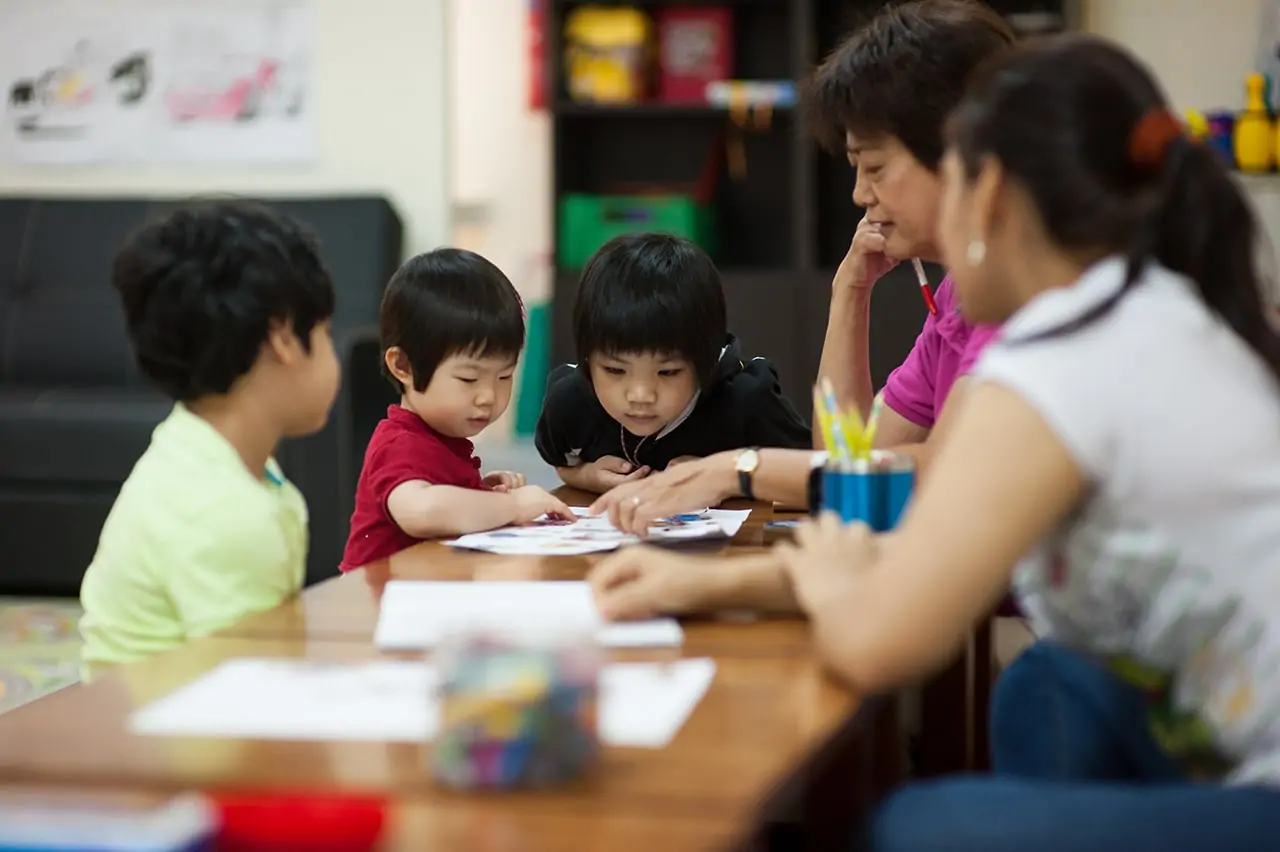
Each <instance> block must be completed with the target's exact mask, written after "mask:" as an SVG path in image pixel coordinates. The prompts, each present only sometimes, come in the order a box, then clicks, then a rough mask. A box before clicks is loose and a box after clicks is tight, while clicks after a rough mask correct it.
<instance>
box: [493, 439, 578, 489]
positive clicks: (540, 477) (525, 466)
mask: <svg viewBox="0 0 1280 852" xmlns="http://www.w3.org/2000/svg"><path fill="white" fill-rule="evenodd" d="M476 455H478V456H480V460H481V461H482V462H483V463H484V468H483V472H485V473H488V472H489V471H491V470H514V471H516V472H518V473H523V474H524V476H525V479H526V480H528V482H529V484H530V485H541V486H542V487H543V488H545V489H547V490H548V491H550V490H551V489H552V488H558V487H560V485H562V484H563V483H561V482H560V477H559V476H557V475H556V469H555V468H553V467H551V466H550V465H549V464H547V463H546V462H544V461H543V460H542V456H540V455H538V451H537V449H535V448H534V446H533V442H532V441H530V440H527V439H524V440H520V439H518V440H514V441H503V440H499V439H493V440H491V441H486V440H484V438H483V437H482V438H481V439H480V440H479V441H477V442H476Z"/></svg>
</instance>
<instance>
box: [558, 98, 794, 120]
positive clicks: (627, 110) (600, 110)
mask: <svg viewBox="0 0 1280 852" xmlns="http://www.w3.org/2000/svg"><path fill="white" fill-rule="evenodd" d="M794 109H795V107H794V106H792V105H791V104H787V105H786V106H775V107H774V108H773V111H774V113H778V114H782V113H789V112H792V111H793V110H794ZM552 112H553V113H555V114H556V115H562V116H585V117H593V116H601V117H606V116H607V117H609V118H619V117H622V118H687V117H698V116H706V117H709V118H716V117H726V116H728V114H729V108H728V107H727V106H717V105H715V104H665V103H660V102H657V101H652V102H650V101H645V102H641V103H635V104H592V103H577V102H575V101H558V102H557V103H556V104H555V106H554V107H552Z"/></svg>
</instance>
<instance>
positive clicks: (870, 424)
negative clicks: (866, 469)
mask: <svg viewBox="0 0 1280 852" xmlns="http://www.w3.org/2000/svg"><path fill="white" fill-rule="evenodd" d="M883 409H884V391H881V392H880V393H878V394H876V398H875V399H874V400H872V401H871V413H870V414H869V415H868V416H867V429H866V431H865V432H864V433H863V440H864V441H865V446H864V447H863V450H864V452H866V453H867V454H868V455H870V453H871V448H872V447H873V446H874V445H875V442H876V427H877V426H879V425H880V412H881V411H882V410H883Z"/></svg>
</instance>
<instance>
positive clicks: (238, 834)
mask: <svg viewBox="0 0 1280 852" xmlns="http://www.w3.org/2000/svg"><path fill="white" fill-rule="evenodd" d="M210 798H211V799H212V800H213V802H214V803H215V804H216V806H217V808H218V812H219V816H220V817H221V823H222V827H221V830H220V831H219V832H218V845H217V848H218V850H219V852H267V850H272V852H281V850H285V852H293V851H294V850H297V852H302V850H308V852H366V851H367V850H370V849H373V848H374V847H375V846H376V845H377V843H378V840H379V838H380V837H381V835H382V828H383V825H384V823H385V821H386V810H387V803H386V800H385V799H382V798H380V797H373V796H330V795H323V794H314V795H312V794H302V793H297V794H293V793H261V794H259V793H238V794H229V793H224V794H214V795H211V796H210Z"/></svg>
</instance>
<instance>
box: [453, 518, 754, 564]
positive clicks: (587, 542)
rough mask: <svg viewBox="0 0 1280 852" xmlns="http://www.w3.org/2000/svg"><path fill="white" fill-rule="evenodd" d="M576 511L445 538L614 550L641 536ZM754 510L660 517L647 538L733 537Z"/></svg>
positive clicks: (487, 546) (473, 545)
mask: <svg viewBox="0 0 1280 852" xmlns="http://www.w3.org/2000/svg"><path fill="white" fill-rule="evenodd" d="M573 512H574V514H575V515H576V516H577V520H575V521H567V522H566V521H556V520H548V519H539V520H537V521H534V522H533V523H531V524H526V525H524V526H519V527H503V528H502V529H497V530H490V531H489V532H482V533H472V534H471V535H464V536H462V537H460V538H456V539H453V540H452V541H446V542H445V544H448V545H451V546H453V547H460V548H465V549H467V550H483V551H485V552H487V553H500V554H506V555H510V556H529V555H550V556H574V555H578V554H583V553H601V552H604V551H609V550H616V549H617V548H619V547H621V546H623V545H626V544H634V543H636V542H638V541H639V540H640V539H639V538H637V537H636V536H633V535H628V534H626V533H624V532H621V531H620V530H618V529H617V528H616V527H614V526H613V525H612V524H611V523H609V519H608V518H604V517H598V518H592V517H588V516H587V510H586V509H584V508H574V510H573ZM750 514H751V510H750V509H740V510H730V509H699V510H697V511H694V512H688V513H685V514H681V515H675V516H672V517H670V518H662V519H661V520H658V521H655V522H654V524H653V526H651V527H650V529H649V539H648V540H649V541H650V542H653V543H657V544H672V543H678V542H682V541H703V540H707V539H718V538H732V537H733V536H735V535H737V533H738V530H739V529H741V528H742V524H743V523H744V522H745V521H746V520H747V516H749V515H750Z"/></svg>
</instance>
